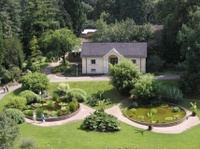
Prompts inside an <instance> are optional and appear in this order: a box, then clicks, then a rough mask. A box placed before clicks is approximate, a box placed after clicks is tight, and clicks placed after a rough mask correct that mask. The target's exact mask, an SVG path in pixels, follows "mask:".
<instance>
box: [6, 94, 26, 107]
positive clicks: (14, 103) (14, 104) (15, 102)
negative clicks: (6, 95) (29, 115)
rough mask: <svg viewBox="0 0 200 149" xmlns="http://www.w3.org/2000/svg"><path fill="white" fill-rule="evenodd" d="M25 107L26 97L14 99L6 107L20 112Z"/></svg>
mask: <svg viewBox="0 0 200 149" xmlns="http://www.w3.org/2000/svg"><path fill="white" fill-rule="evenodd" d="M25 106H26V98H24V97H14V98H12V99H11V100H10V101H9V102H8V104H7V105H6V107H7V108H14V109H19V110H23V108H24V107H25Z"/></svg>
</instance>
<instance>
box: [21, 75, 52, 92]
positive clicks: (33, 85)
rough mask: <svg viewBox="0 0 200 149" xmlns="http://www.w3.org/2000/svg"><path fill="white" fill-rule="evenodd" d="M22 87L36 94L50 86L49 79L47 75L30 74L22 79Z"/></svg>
mask: <svg viewBox="0 0 200 149" xmlns="http://www.w3.org/2000/svg"><path fill="white" fill-rule="evenodd" d="M21 83H22V87H23V88H24V89H27V90H31V91H33V92H35V93H38V92H39V91H43V90H46V89H47V88H48V86H49V79H48V78H47V76H46V75H45V74H41V73H38V72H35V73H28V74H27V75H25V76H23V77H22V79H21Z"/></svg>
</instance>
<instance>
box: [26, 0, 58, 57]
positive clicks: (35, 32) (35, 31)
mask: <svg viewBox="0 0 200 149" xmlns="http://www.w3.org/2000/svg"><path fill="white" fill-rule="evenodd" d="M25 4H27V3H25ZM58 12H59V10H58V8H57V6H56V4H55V6H54V5H53V1H52V0H29V2H28V5H27V6H26V5H25V8H24V11H23V15H24V17H23V43H24V46H25V48H26V55H30V53H31V51H29V47H28V44H29V42H30V41H31V39H32V37H33V36H36V37H37V38H39V37H40V36H41V34H42V33H43V32H45V31H46V30H49V29H57V28H59V26H60V25H59V22H58V21H57V20H56V16H57V14H58Z"/></svg>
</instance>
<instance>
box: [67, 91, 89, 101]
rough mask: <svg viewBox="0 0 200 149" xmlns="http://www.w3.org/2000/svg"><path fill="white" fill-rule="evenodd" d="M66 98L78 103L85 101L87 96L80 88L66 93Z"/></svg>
mask: <svg viewBox="0 0 200 149" xmlns="http://www.w3.org/2000/svg"><path fill="white" fill-rule="evenodd" d="M67 96H68V97H69V98H71V99H72V98H76V99H77V100H78V102H84V101H86V99H87V94H86V92H85V91H84V90H82V89H80V88H72V89H70V90H69V91H68V93H67Z"/></svg>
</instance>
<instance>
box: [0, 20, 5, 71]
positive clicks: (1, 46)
mask: <svg viewBox="0 0 200 149" xmlns="http://www.w3.org/2000/svg"><path fill="white" fill-rule="evenodd" d="M0 53H1V54H0V69H1V67H2V64H3V62H4V58H5V49H4V39H3V33H2V24H1V21H0Z"/></svg>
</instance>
